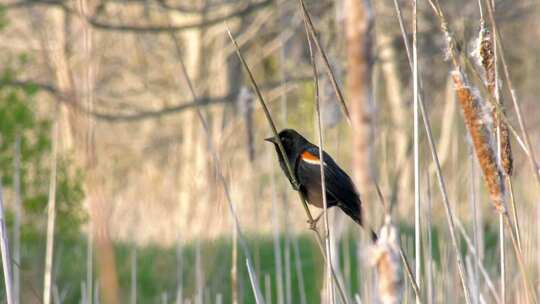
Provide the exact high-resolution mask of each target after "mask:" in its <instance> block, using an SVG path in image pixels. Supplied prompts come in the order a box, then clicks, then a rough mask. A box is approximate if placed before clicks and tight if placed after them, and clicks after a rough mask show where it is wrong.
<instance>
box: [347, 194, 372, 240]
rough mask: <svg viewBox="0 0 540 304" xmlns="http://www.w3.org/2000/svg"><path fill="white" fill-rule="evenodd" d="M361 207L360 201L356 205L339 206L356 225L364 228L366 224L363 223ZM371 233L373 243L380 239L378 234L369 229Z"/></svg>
mask: <svg viewBox="0 0 540 304" xmlns="http://www.w3.org/2000/svg"><path fill="white" fill-rule="evenodd" d="M360 206H361V203H360V201H358V203H356V204H354V205H352V204H351V205H349V204H339V207H340V208H341V210H343V212H345V213H346V214H347V215H348V216H349V217H350V218H351V219H352V220H353V221H354V222H355V223H357V224H358V225H360V227H362V228H364V223H363V221H362V209H361V208H360ZM369 233H370V237H371V241H372V242H373V243H375V242H376V241H377V239H378V236H377V233H376V232H375V231H373V229H371V228H369Z"/></svg>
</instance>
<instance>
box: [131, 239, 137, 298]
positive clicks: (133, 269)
mask: <svg viewBox="0 0 540 304" xmlns="http://www.w3.org/2000/svg"><path fill="white" fill-rule="evenodd" d="M130 287H131V288H130V297H129V303H131V304H137V247H136V246H133V248H132V249H131V286H130Z"/></svg>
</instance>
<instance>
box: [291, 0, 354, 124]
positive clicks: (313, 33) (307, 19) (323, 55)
mask: <svg viewBox="0 0 540 304" xmlns="http://www.w3.org/2000/svg"><path fill="white" fill-rule="evenodd" d="M299 1H300V8H301V9H302V16H303V17H304V22H305V24H306V26H307V29H308V37H310V36H311V39H313V42H314V43H315V46H316V47H317V50H318V51H319V54H320V55H321V58H322V60H323V62H324V66H325V67H326V71H327V73H328V78H329V79H330V80H331V82H332V87H333V88H334V91H335V93H336V97H337V99H338V101H339V105H340V106H341V110H342V111H343V114H344V115H345V118H346V120H347V122H348V123H349V125H352V121H351V115H350V113H349V109H348V108H347V104H346V103H345V98H343V93H342V92H341V89H340V88H339V85H338V83H337V80H336V77H335V75H334V71H333V70H332V67H331V66H330V61H329V60H328V57H327V56H326V52H325V51H324V48H322V46H321V43H320V42H319V37H317V34H316V31H315V26H314V25H313V21H312V20H311V16H310V14H309V11H308V10H307V8H306V4H305V3H304V0H299Z"/></svg>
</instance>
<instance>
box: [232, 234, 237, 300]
mask: <svg viewBox="0 0 540 304" xmlns="http://www.w3.org/2000/svg"><path fill="white" fill-rule="evenodd" d="M232 228H233V229H232V230H233V231H232V248H231V250H232V253H231V255H232V257H231V258H232V267H231V288H232V291H231V293H232V303H233V304H238V303H239V302H238V231H236V227H235V226H234V225H233V227H232Z"/></svg>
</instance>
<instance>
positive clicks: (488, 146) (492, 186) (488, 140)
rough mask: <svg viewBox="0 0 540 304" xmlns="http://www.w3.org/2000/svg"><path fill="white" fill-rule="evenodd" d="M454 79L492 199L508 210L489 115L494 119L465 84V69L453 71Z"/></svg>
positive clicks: (498, 207)
mask: <svg viewBox="0 0 540 304" xmlns="http://www.w3.org/2000/svg"><path fill="white" fill-rule="evenodd" d="M452 80H453V81H454V87H455V89H456V93H457V96H458V100H459V104H460V106H461V109H462V111H463V116H464V119H465V124H466V126H467V129H468V130H469V133H470V135H471V138H472V141H473V146H474V151H475V154H476V157H477V158H478V162H479V163H480V168H481V169H482V172H483V174H484V180H485V182H486V184H487V187H488V190H489V194H490V197H491V200H492V201H493V203H494V204H495V207H496V208H497V210H498V211H499V212H502V213H505V212H506V208H505V206H504V183H503V178H502V173H501V170H500V169H499V166H498V165H497V154H496V151H497V149H496V140H495V139H494V137H493V132H492V129H493V128H491V123H490V121H491V119H489V120H488V118H487V117H490V118H491V115H490V113H489V112H487V110H486V108H485V106H484V105H485V103H484V102H483V101H482V100H481V98H480V96H479V95H478V94H475V92H474V91H473V90H471V88H470V87H469V86H467V85H466V84H465V80H464V77H463V75H462V74H461V72H459V71H454V72H452Z"/></svg>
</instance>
